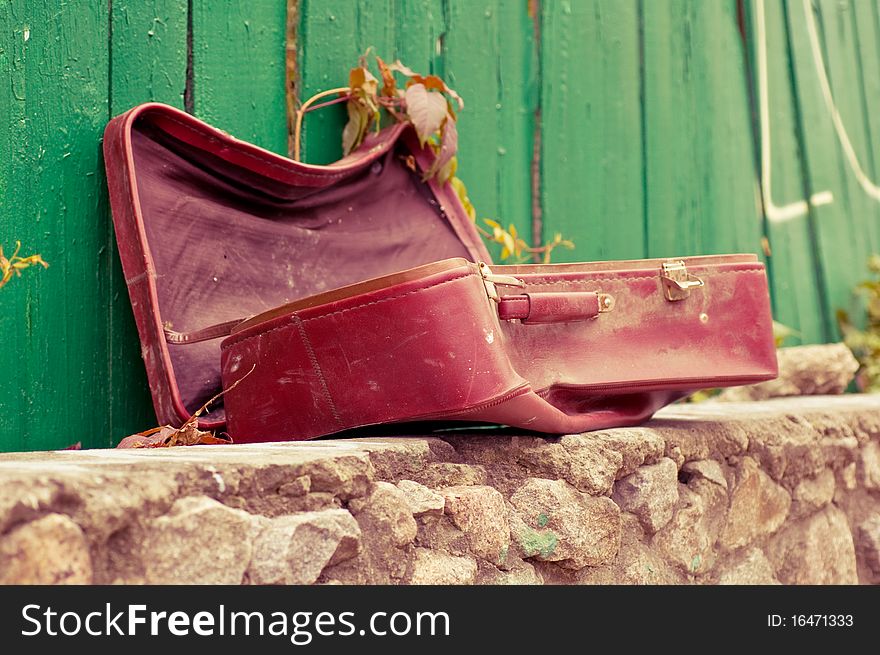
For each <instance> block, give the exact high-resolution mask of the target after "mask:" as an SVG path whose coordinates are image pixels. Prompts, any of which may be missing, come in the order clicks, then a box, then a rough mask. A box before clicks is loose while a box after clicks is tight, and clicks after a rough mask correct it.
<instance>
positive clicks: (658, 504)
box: [611, 458, 678, 534]
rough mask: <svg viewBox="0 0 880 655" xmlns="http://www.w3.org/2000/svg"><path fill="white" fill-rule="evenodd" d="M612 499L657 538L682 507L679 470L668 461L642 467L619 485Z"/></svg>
mask: <svg viewBox="0 0 880 655" xmlns="http://www.w3.org/2000/svg"><path fill="white" fill-rule="evenodd" d="M611 499H612V500H614V502H616V503H617V504H618V505H619V506H620V509H622V510H623V511H625V512H630V513H632V514H635V515H636V516H637V517H638V519H639V521H640V522H641V524H642V527H643V528H644V529H645V531H646V532H648V533H650V534H653V533H655V532H657V530H659V529H660V528H662V527H663V526H664V525H666V524H667V523H668V522H669V520H670V519H671V518H672V513H673V509H674V508H675V505H676V503H678V467H677V466H676V465H675V462H673V461H672V460H671V459H668V458H663V459H661V460H660V461H659V462H658V463H657V464H651V465H649V466H642V467H639V468H638V469H636V471H635V473H632V474H630V475H628V476H626V477H625V478H622V479H621V480H618V481H617V482H616V483H615V485H614V493H613V494H612V495H611Z"/></svg>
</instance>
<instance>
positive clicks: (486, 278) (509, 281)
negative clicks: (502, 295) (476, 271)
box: [478, 262, 526, 302]
mask: <svg viewBox="0 0 880 655" xmlns="http://www.w3.org/2000/svg"><path fill="white" fill-rule="evenodd" d="M478 266H479V268H480V277H482V278H483V285H484V286H485V287H486V295H488V296H489V298H491V299H492V300H494V301H495V302H498V300H499V296H498V289H497V288H496V287H497V286H498V285H501V286H503V287H518V288H520V289H522V288H524V287H525V286H526V283H525V282H523V281H522V280H520V279H519V278H515V277H513V276H510V275H495V274H494V273H493V272H492V269H491V268H489V267H488V266H487V265H486V263H485V262H480V263H479V264H478Z"/></svg>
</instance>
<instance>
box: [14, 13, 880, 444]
mask: <svg viewBox="0 0 880 655" xmlns="http://www.w3.org/2000/svg"><path fill="white" fill-rule="evenodd" d="M288 4H290V6H289V7H288V6H287V5H288ZM288 39H289V40H290V42H289V43H288ZM370 46H372V47H373V48H374V50H375V52H376V53H378V54H379V55H380V56H382V57H383V58H385V59H389V60H390V59H395V58H400V59H402V60H403V61H404V62H405V63H407V64H408V65H409V66H411V67H412V68H414V69H416V70H420V71H424V72H433V73H437V74H439V75H442V76H443V77H444V78H446V79H447V80H448V81H449V83H450V84H451V85H452V86H453V87H455V88H456V89H457V90H458V91H459V92H460V93H461V94H462V95H463V96H464V98H465V100H466V103H467V105H466V108H465V110H464V112H463V113H462V114H461V116H460V121H459V125H460V127H459V131H460V135H461V147H460V160H461V165H460V169H459V171H460V175H461V177H462V178H463V179H464V180H465V181H466V182H467V184H468V187H469V189H470V192H471V197H472V199H473V200H474V202H475V204H476V206H477V209H478V211H479V214H480V216H486V217H493V218H497V219H500V220H502V221H503V222H504V223H513V224H515V225H516V226H517V228H518V229H519V231H520V232H522V233H524V234H532V235H535V236H536V237H540V238H547V237H551V236H552V235H553V234H554V233H556V232H562V233H563V234H564V235H565V236H566V237H569V238H571V239H573V240H574V241H575V243H576V248H575V249H574V250H573V251H560V252H558V255H557V256H556V258H555V259H556V261H570V260H593V259H612V258H632V257H644V256H651V257H661V256H662V257H665V256H675V255H690V254H696V253H718V252H759V253H762V256H763V254H764V253H769V256H767V257H766V261H767V263H768V266H769V269H770V272H771V277H772V280H771V287H772V289H771V290H772V294H773V302H774V311H775V314H776V317H777V319H778V320H780V321H782V322H783V323H786V324H788V325H790V326H792V327H794V328H796V329H797V330H799V331H800V334H801V337H800V338H801V340H803V341H805V342H817V341H823V340H830V339H834V338H835V337H836V336H837V334H836V328H835V326H834V322H833V311H834V309H835V308H837V307H842V306H848V305H849V304H850V302H851V289H852V287H853V285H854V284H855V283H856V282H857V281H858V280H859V279H860V277H861V276H862V275H863V273H862V271H863V264H864V262H865V260H866V259H867V257H868V255H869V253H871V252H878V251H880V220H878V219H880V202H878V200H880V188H878V186H877V183H878V181H880V171H878V167H880V150H878V145H880V7H878V3H877V1H876V0H743V1H741V2H737V0H542V1H541V0H298V1H296V0H290V2H289V3H288V2H286V1H285V0H249V1H248V2H244V1H243V0H112V1H111V0H67V1H62V0H2V1H0V76H2V77H0V79H2V80H3V82H4V83H3V85H2V89H0V109H2V113H0V155H2V158H0V245H2V246H3V247H4V248H5V249H6V250H7V252H8V251H9V250H10V249H11V247H12V246H13V245H14V242H15V240H19V239H20V240H21V241H22V243H23V247H24V250H25V251H27V252H28V253H29V252H40V253H42V255H43V257H44V258H45V259H46V260H47V261H49V262H50V264H51V266H50V268H49V269H47V270H40V271H27V272H26V273H25V275H24V276H23V277H22V278H21V279H16V280H13V281H12V282H11V283H10V284H9V285H8V286H7V287H5V288H3V289H2V290H0V449H6V450H24V449H38V448H57V447H63V446H66V445H68V444H70V443H73V442H76V441H82V442H83V443H84V445H86V446H109V445H112V444H114V443H115V442H116V441H118V439H119V438H121V437H122V436H125V435H126V434H129V433H131V432H134V431H136V430H141V429H144V428H146V427H149V426H150V425H152V424H153V423H154V418H153V416H152V410H151V406H150V402H149V395H148V391H147V386H146V381H145V376H144V373H143V366H142V363H141V361H140V357H139V346H138V342H137V337H136V333H135V330H134V326H133V321H132V319H131V311H130V308H129V305H128V299H127V294H126V290H125V286H124V283H123V282H122V277H121V271H120V268H119V265H118V262H117V255H116V248H115V242H114V237H113V232H112V226H111V223H110V217H109V211H108V205H107V200H106V194H105V192H104V184H105V181H104V175H103V172H102V161H101V156H100V138H101V132H102V130H103V127H104V125H105V123H106V122H107V120H108V119H109V118H110V117H111V116H113V115H116V114H118V113H120V112H122V111H124V110H125V109H128V108H129V107H131V106H132V105H134V104H137V103H140V102H144V101H148V100H158V101H162V102H166V103H169V104H172V105H175V106H178V107H182V108H185V109H187V110H188V111H191V112H193V113H194V114H196V115H197V116H199V117H200V118H203V119H205V120H208V121H211V122H213V123H215V124H217V125H218V126H219V127H221V128H223V129H225V130H227V131H228V132H230V133H232V134H234V135H236V136H238V137H240V138H243V139H248V140H251V141H254V142H256V143H258V144H259V145H262V146H264V147H266V148H269V149H271V150H274V151H276V152H280V153H284V152H286V151H287V143H288V129H287V118H288V117H287V113H288V112H287V101H288V100H290V99H294V101H295V99H296V98H299V99H303V98H305V97H307V96H310V95H311V94H313V93H315V92H317V91H319V90H322V89H326V88H330V87H335V86H340V85H341V84H344V83H345V81H346V79H347V71H348V69H349V68H350V67H351V66H352V65H353V64H354V63H355V62H356V60H357V57H358V55H359V54H361V53H363V52H364V51H365V50H366V49H367V48H368V47H370ZM286 68H288V70H287V71H286ZM286 72H287V77H286ZM286 79H288V80H289V81H290V85H289V86H288V85H287V84H286V82H285V80H286ZM342 119H343V111H342V109H341V108H339V107H335V108H330V109H327V110H324V111H322V112H317V113H315V114H311V115H310V117H309V119H308V123H307V125H306V129H305V133H304V146H305V147H304V154H305V156H306V158H307V159H308V160H309V161H312V162H327V161H330V160H332V159H334V158H335V157H336V156H337V155H338V153H339V145H338V142H339V130H340V126H341V123H342ZM292 256H295V253H293V254H292Z"/></svg>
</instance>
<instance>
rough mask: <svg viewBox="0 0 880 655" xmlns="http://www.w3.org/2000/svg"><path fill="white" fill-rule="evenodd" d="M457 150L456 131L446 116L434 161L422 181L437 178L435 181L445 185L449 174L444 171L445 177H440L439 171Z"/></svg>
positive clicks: (442, 169)
mask: <svg viewBox="0 0 880 655" xmlns="http://www.w3.org/2000/svg"><path fill="white" fill-rule="evenodd" d="M457 150H458V130H457V129H456V127H455V121H454V120H452V119H451V118H449V117H448V116H447V118H446V120H445V121H443V128H442V131H441V133H440V147H439V151H438V152H437V153H436V156H435V157H434V161H433V163H432V164H431V167H430V168H429V169H428V170H427V172H426V173H425V176H424V178H423V179H425V180H430V179H431V178H432V177H434V176H437V181H438V182H439V183H440V184H441V185H442V184H446V182H447V181H448V180H449V178H450V177H452V175H451V174H447V173H448V171H446V173H444V174H445V177H443V176H442V175H440V173H441V171H444V169H446V165H447V164H448V163H449V162H450V160H451V159H452V158H453V157H455V153H456V151H457Z"/></svg>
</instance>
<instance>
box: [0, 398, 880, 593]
mask: <svg viewBox="0 0 880 655" xmlns="http://www.w3.org/2000/svg"><path fill="white" fill-rule="evenodd" d="M0 490H2V494H0V581H2V582H6V583H14V582H41V583H59V582H68V583H88V582H94V583H117V582H128V583H140V582H147V583H188V582H191V583H196V582H199V583H202V582H206V583H260V584H262V583H282V584H288V583H305V584H309V583H315V582H317V583H346V584H348V583H413V584H419V583H448V584H470V583H478V584H541V583H544V584H590V583H599V584H604V583H633V584H654V583H659V584H668V583H676V584H677V583H698V584H707V583H708V584H711V583H725V584H729V583H777V582H781V583H786V584H790V583H820V584H826V583H828V584H830V583H856V582H861V583H874V582H880V397H871V396H843V397H813V398H795V399H786V400H773V401H764V402H754V403H703V404H699V405H676V406H673V407H670V408H667V409H666V410H664V411H663V412H661V413H660V414H659V415H658V418H656V419H655V420H654V421H652V422H651V423H649V424H648V425H646V426H645V427H641V428H628V429H616V430H603V431H601V432H595V433H591V434H585V435H571V436H565V437H562V438H556V439H544V438H537V437H532V436H508V435H505V436H498V435H494V436H489V435H486V434H485V433H480V432H476V433H473V434H469V435H468V434H463V433H459V432H456V433H447V436H444V437H442V438H438V437H432V438H412V439H402V438H397V439H364V440H335V441H331V440H328V441H320V442H311V443H298V444H267V445H259V446H247V445H240V446H217V447H206V446H201V447H192V448H176V449H161V450H125V451H121V450H120V451H97V450H93V451H62V452H51V453H29V454H9V455H2V456H0Z"/></svg>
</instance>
